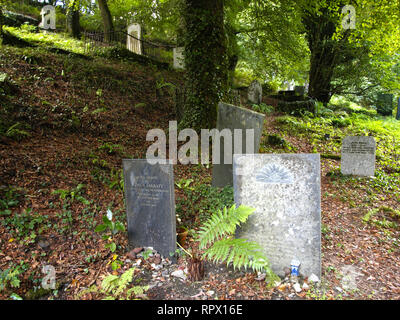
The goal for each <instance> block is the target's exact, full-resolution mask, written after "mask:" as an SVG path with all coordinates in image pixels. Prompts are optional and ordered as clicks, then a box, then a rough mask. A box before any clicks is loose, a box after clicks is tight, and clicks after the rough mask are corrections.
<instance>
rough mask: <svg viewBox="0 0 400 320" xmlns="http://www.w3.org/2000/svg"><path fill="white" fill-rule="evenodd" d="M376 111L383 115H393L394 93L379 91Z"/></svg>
mask: <svg viewBox="0 0 400 320" xmlns="http://www.w3.org/2000/svg"><path fill="white" fill-rule="evenodd" d="M376 111H377V112H378V113H379V114H380V115H383V116H391V115H392V113H393V95H392V94H385V93H379V94H378V102H377V104H376Z"/></svg>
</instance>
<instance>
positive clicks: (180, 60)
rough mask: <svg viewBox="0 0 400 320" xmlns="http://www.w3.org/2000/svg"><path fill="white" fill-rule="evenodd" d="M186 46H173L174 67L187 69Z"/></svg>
mask: <svg viewBox="0 0 400 320" xmlns="http://www.w3.org/2000/svg"><path fill="white" fill-rule="evenodd" d="M184 52H185V47H178V48H173V54H174V69H185V56H184Z"/></svg>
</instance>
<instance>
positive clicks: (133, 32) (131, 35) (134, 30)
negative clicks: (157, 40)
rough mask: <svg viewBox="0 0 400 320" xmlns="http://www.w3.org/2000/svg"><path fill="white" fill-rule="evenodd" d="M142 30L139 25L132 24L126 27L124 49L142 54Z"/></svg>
mask: <svg viewBox="0 0 400 320" xmlns="http://www.w3.org/2000/svg"><path fill="white" fill-rule="evenodd" d="M141 36H142V28H141V27H140V24H138V23H134V24H131V25H130V26H129V27H128V36H127V40H126V48H127V49H128V50H129V51H131V52H133V53H136V54H140V55H141V54H142V53H143V52H142V42H141V41H140V39H141Z"/></svg>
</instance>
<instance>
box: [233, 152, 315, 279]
mask: <svg viewBox="0 0 400 320" xmlns="http://www.w3.org/2000/svg"><path fill="white" fill-rule="evenodd" d="M233 168H234V171H233V172H234V175H233V184H234V197H235V203H236V205H237V206H239V205H245V206H249V207H252V208H254V209H255V212H254V214H252V215H251V216H250V217H249V219H248V220H247V222H246V223H245V224H243V225H242V226H241V227H240V228H238V230H237V233H236V237H237V238H244V239H248V240H251V241H256V242H257V243H258V244H260V245H261V246H262V247H263V252H264V254H265V256H266V257H267V258H268V261H269V262H270V266H271V268H272V270H273V271H274V272H275V273H276V274H277V275H279V276H281V277H283V276H284V275H285V268H290V266H291V262H292V261H294V260H297V261H299V262H300V269H299V272H300V275H301V276H305V277H308V276H310V275H311V274H315V275H317V276H318V277H319V278H320V277H321V195H320V194H321V182H320V181H321V180H320V155H319V154H257V155H234V161H233Z"/></svg>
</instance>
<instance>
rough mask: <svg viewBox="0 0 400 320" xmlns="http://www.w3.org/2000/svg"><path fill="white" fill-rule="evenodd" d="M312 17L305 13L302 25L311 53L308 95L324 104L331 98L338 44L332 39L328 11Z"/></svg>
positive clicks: (333, 28) (331, 24) (331, 25)
mask: <svg viewBox="0 0 400 320" xmlns="http://www.w3.org/2000/svg"><path fill="white" fill-rule="evenodd" d="M323 10H324V11H323V14H322V15H320V16H314V15H312V14H309V13H306V14H305V16H304V17H303V23H304V26H305V29H306V36H307V40H308V46H309V49H310V52H311V59H310V75H309V91H308V95H309V96H310V97H312V98H314V99H316V100H318V101H321V102H323V103H324V104H326V103H328V102H329V101H330V99H331V96H332V88H331V81H332V77H333V72H334V69H335V64H336V60H337V57H338V48H339V46H338V42H337V41H335V40H333V39H332V37H333V35H334V33H335V30H336V29H335V27H336V26H335V23H334V22H332V21H331V19H330V15H329V11H328V9H323Z"/></svg>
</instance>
